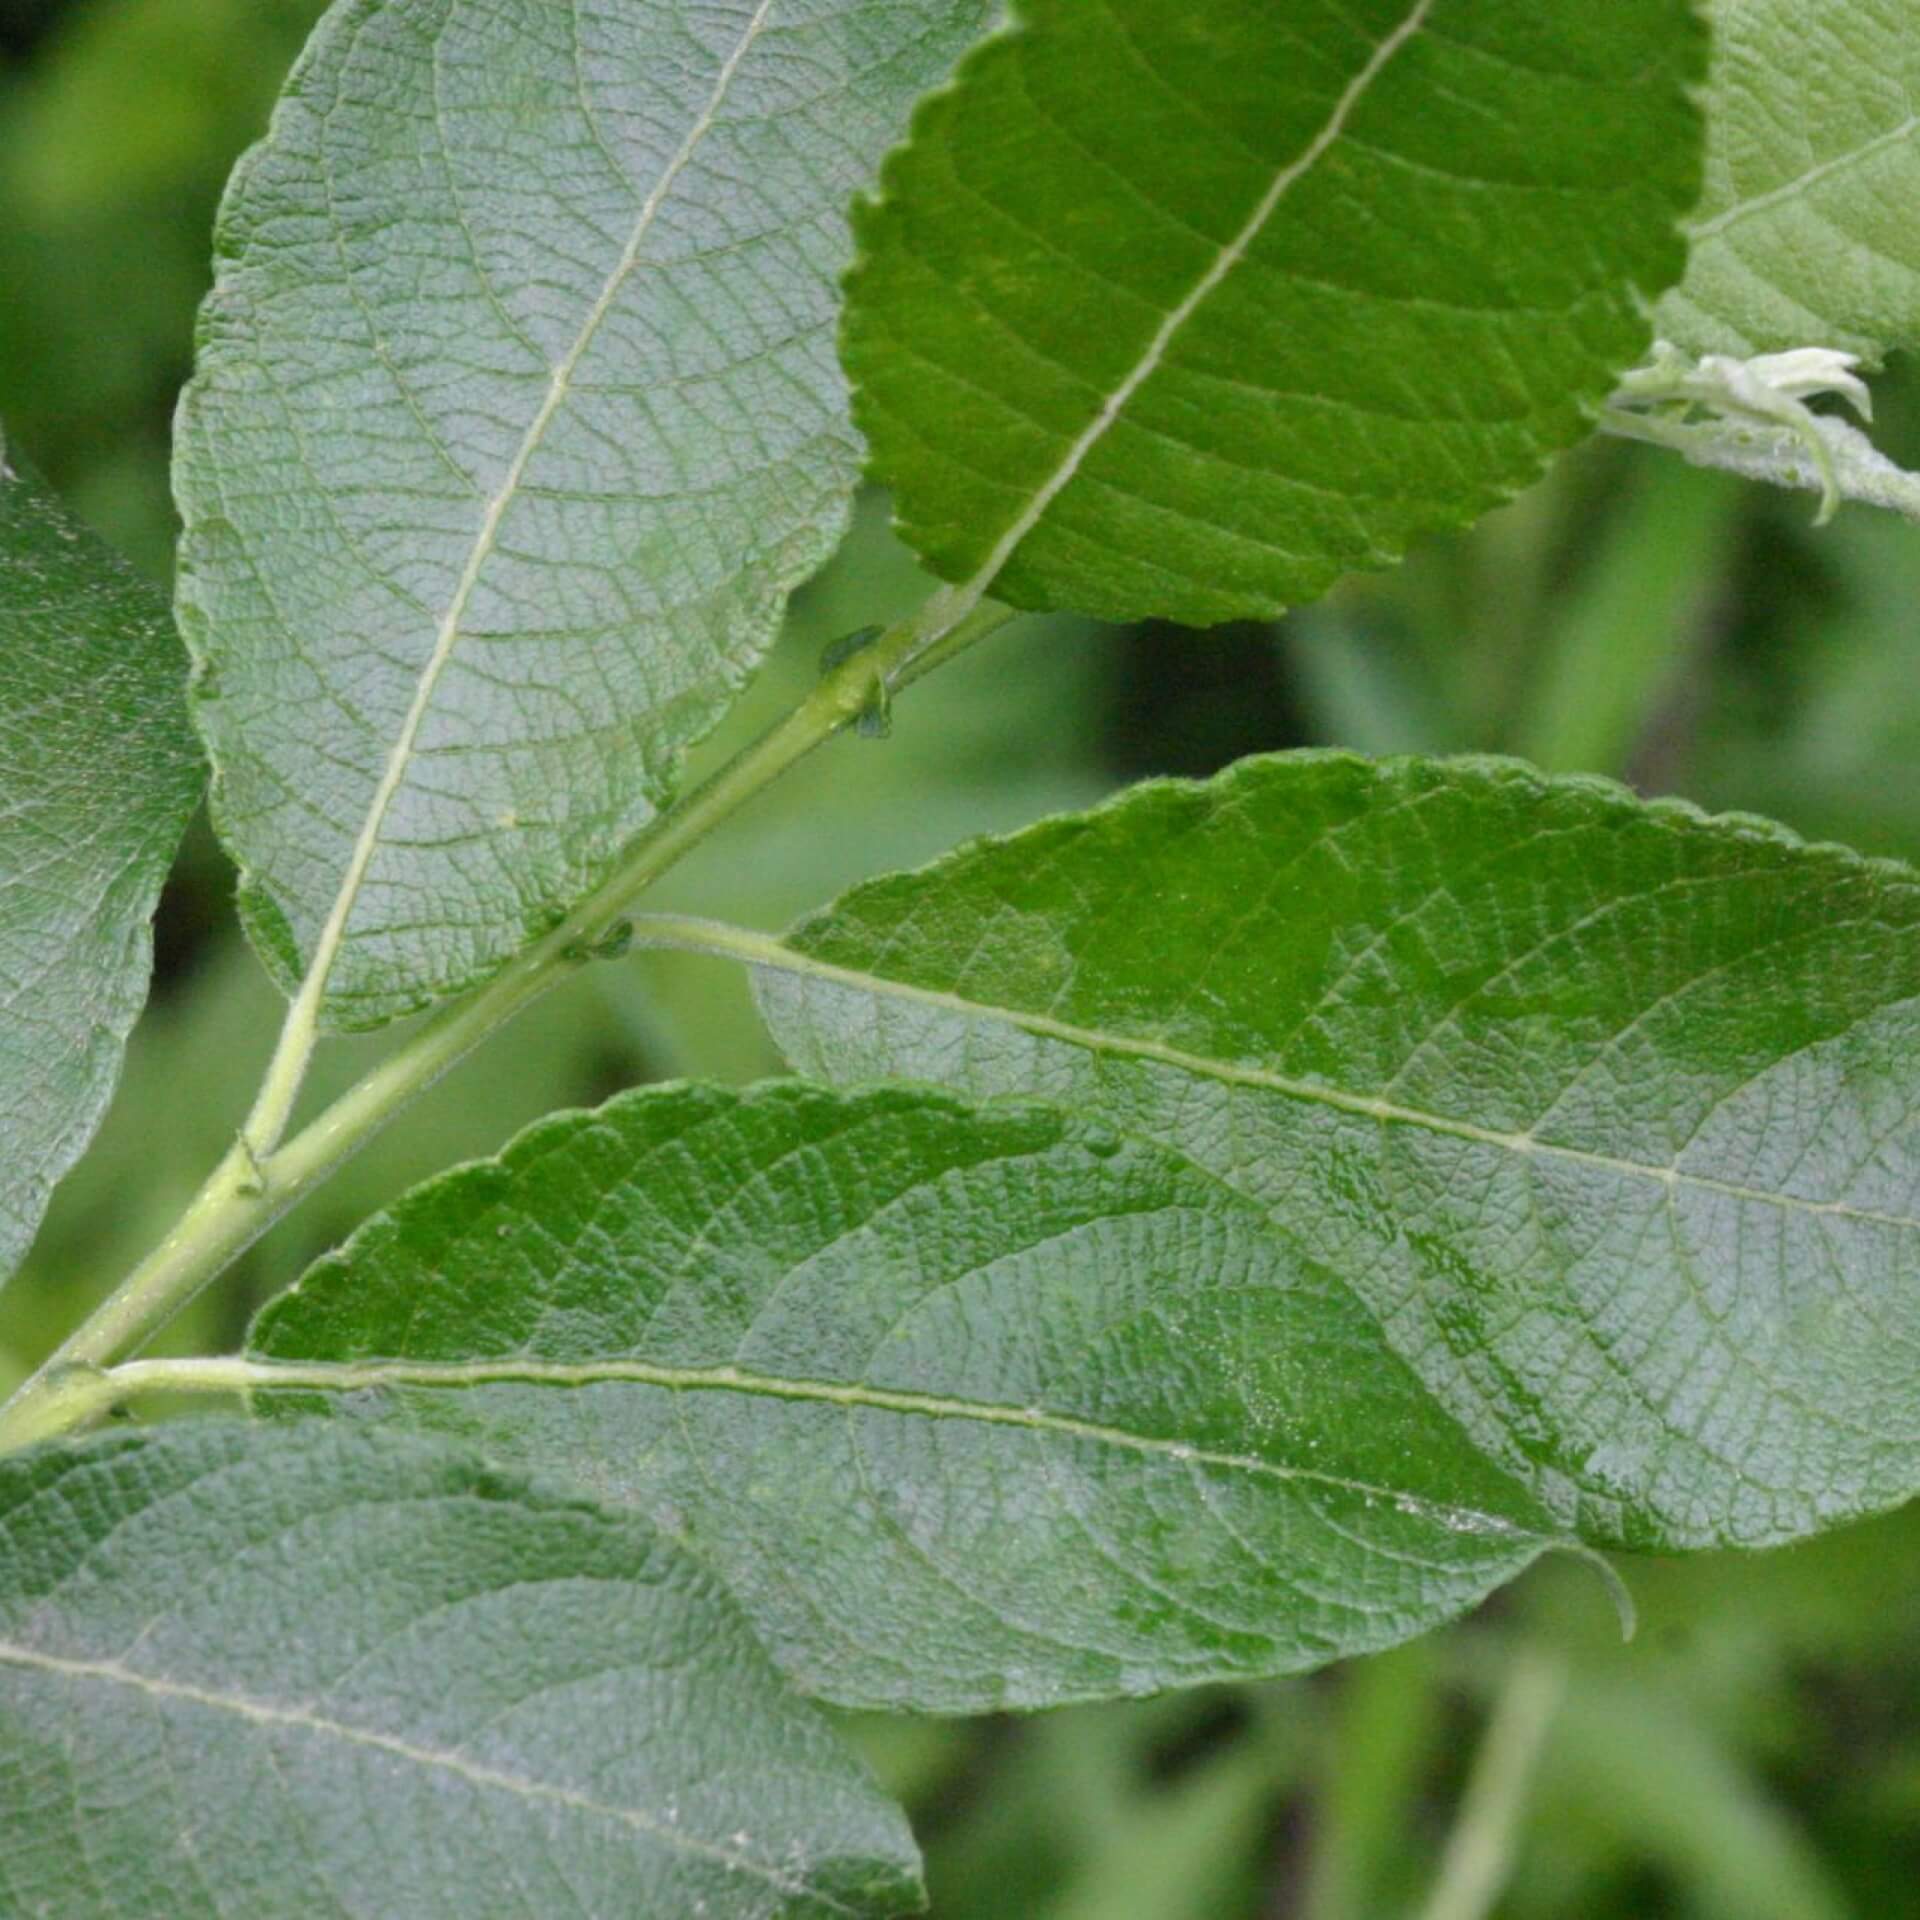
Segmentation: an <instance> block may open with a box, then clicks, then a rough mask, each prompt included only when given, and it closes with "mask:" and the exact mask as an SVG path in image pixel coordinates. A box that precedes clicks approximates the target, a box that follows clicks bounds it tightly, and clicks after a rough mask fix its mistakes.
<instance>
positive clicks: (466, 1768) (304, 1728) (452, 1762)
mask: <svg viewBox="0 0 1920 1920" xmlns="http://www.w3.org/2000/svg"><path fill="white" fill-rule="evenodd" d="M9 1665H10V1666H17V1667H25V1668H28V1669H29V1670H31V1671H34V1672H37V1673H45V1674H50V1675H53V1676H55V1677H57V1678H60V1679H66V1680H79V1681H93V1682H97V1683H99V1684H102V1685H110V1686H117V1687H125V1688H130V1689H132V1690H134V1691H136V1692H139V1693H142V1694H145V1695H147V1696H148V1697H150V1698H152V1699H156V1700H164V1701H174V1702H179V1703H181V1704H183V1705H188V1706H196V1707H205V1708H208V1709H211V1710H212V1711H215V1712H220V1713H227V1714H231V1715H233V1716H234V1717H236V1718H238V1719H241V1720H245V1721H247V1722H249V1723H250V1724H253V1725H256V1726H269V1727H289V1728H295V1729H298V1730H299V1731H301V1732H303V1733H311V1734H315V1735H318V1736H319V1737H321V1738H323V1739H331V1740H340V1741H343V1742H346V1743H349V1744H351V1745H354V1746H360V1747H371V1748H373V1749H374V1750H375V1751H377V1752H380V1753H386V1754H391V1755H393V1756H394V1757H395V1758H397V1759H401V1760H405V1761H407V1762H409V1763H410V1764H412V1765H415V1766H420V1767H426V1768H432V1769H435V1770H438V1771H442V1772H447V1773H452V1774H455V1775H457V1776H458V1777H459V1778H461V1779H463V1780H465V1781H467V1782H468V1783H469V1784H470V1785H472V1786H476V1787H480V1788H483V1789H486V1790H489V1791H493V1792H500V1793H507V1794H511V1795H513V1796H515V1797H516V1798H519V1799H523V1800H537V1801H543V1802H547V1803H550V1804H555V1805H559V1806H564V1807H566V1808H568V1809H569V1810H571V1811H573V1812H576V1813H584V1814H589V1815H592V1816H594V1817H597V1818H601V1819H607V1820H614V1821H617V1822H619V1823H621V1824H622V1825H625V1826H629V1827H632V1828H634V1829H635V1830H636V1831H638V1832H641V1833H644V1834H645V1835H646V1836H647V1837H648V1838H649V1839H652V1840H658V1841H660V1842H662V1843H664V1844H665V1845H667V1846H669V1847H671V1848H673V1849H675V1850H676V1851H679V1852H684V1853H690V1854H696V1855H699V1856H702V1857H704V1858H707V1859H710V1860H713V1861H715V1862H717V1863H718V1864H720V1865H722V1866H725V1867H727V1868H729V1869H731V1870H732V1871H735V1872H739V1873H747V1874H751V1875H753V1876H754V1877H755V1878H756V1879H759V1880H762V1881H765V1882H766V1883H767V1884H768V1885H769V1886H771V1887H774V1888H775V1889H777V1890H778V1891H779V1892H781V1893H783V1894H788V1895H798V1894H803V1893H806V1894H812V1895H814V1897H816V1898H824V1896H822V1895H820V1894H818V1892H817V1890H816V1889H813V1888H810V1887H807V1886H805V1885H803V1884H802V1883H800V1882H797V1881H795V1880H793V1879H791V1878H790V1877H789V1876H787V1875H786V1874H783V1873H782V1872H781V1871H780V1870H779V1869H778V1868H777V1867H773V1866H769V1865H768V1864H767V1863H765V1862H764V1861H760V1860H756V1859H754V1858H753V1857H752V1856H751V1855H748V1854H743V1853H739V1852H736V1851H735V1850H734V1849H733V1848H731V1847H727V1846H723V1845H721V1844H720V1843H719V1842H717V1841H707V1840H700V1839H696V1838H695V1837H694V1836H693V1835H692V1834H688V1833H683V1832H681V1831H680V1830H679V1829H678V1828H676V1827H674V1826H671V1825H669V1824H668V1823H667V1822H666V1821H664V1820H656V1819H654V1818H653V1817H652V1816H651V1815H649V1814H645V1813H642V1812H641V1811H640V1810H639V1809H638V1808H636V1807H619V1806H614V1805H612V1804H611V1803H609V1802H607V1801H603V1800H595V1799H594V1798H592V1797H591V1796H590V1795H588V1794H584V1793H578V1792H576V1791H575V1790H574V1789H572V1788H570V1787H561V1786H556V1785H554V1784H553V1783H551V1782H550V1781H544V1780H529V1779H528V1778H527V1777H526V1776H525V1775H524V1774H517V1773H508V1772H506V1771H504V1770H502V1769H500V1768H497V1767H488V1766H483V1765H481V1764H480V1763H479V1762H477V1761H473V1760H469V1759H467V1758H466V1757H465V1756H464V1755H463V1754H458V1753H453V1752H449V1751H448V1750H447V1749H446V1748H444V1747H429V1746H422V1745H420V1744H419V1743H417V1742H415V1741H410V1740H403V1739H401V1738H400V1737H399V1736H398V1735H395V1734H389V1733H382V1732H380V1731H379V1730H378V1729H376V1728H372V1727H357V1726H354V1725H352V1724H351V1723H349V1722H347V1721H344V1720H335V1719H333V1718H331V1717H330V1716H329V1715H326V1714H321V1713H315V1712H313V1711H312V1710H311V1709H310V1708H306V1707H291V1706H281V1705H278V1704H276V1703H274V1702H271V1701H264V1700H256V1699H254V1698H252V1697H251V1696H250V1695H247V1694H241V1693H228V1692H223V1691H220V1690H218V1689H216V1688H212V1687H202V1686H196V1685H194V1684H192V1683H191V1682H188V1681H181V1680H168V1679H164V1678H162V1677H161V1676H159V1675H157V1674H149V1673H142V1672H140V1671H139V1670H138V1669H137V1668H133V1667H129V1666H124V1665H122V1664H121V1663H120V1662H119V1661H117V1660H76V1659H71V1658H68V1657H66V1656H63V1655H59V1654H51V1653H45V1652H43V1651H41V1650H40V1649H39V1648H36V1647H24V1646H21V1645H19V1644H18V1643H17V1642H14V1641H8V1640H0V1666H9ZM828 1904H829V1905H831V1906H832V1907H833V1909H834V1911H835V1912H839V1913H846V1914H849V1915H851V1914H852V1913H853V1912H854V1909H853V1908H851V1907H846V1906H842V1905H840V1904H839V1903H838V1902H833V1901H829V1902H828Z"/></svg>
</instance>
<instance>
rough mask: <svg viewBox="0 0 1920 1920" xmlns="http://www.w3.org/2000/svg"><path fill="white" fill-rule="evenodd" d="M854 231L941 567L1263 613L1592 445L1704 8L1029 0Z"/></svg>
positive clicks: (1694, 185) (1179, 612) (881, 409)
mask: <svg viewBox="0 0 1920 1920" xmlns="http://www.w3.org/2000/svg"><path fill="white" fill-rule="evenodd" d="M1015 14H1016V27H1015V29H1014V30H1013V31H1011V32H1009V33H1007V34H1004V35H1003V36H1001V37H1000V38H998V39H996V40H994V41H991V42H989V43H988V44H987V45H986V46H984V47H983V48H981V49H980V50H979V51H977V52H976V53H975V54H974V55H973V56H971V57H970V58H969V60H968V61H967V63H966V64H965V66H964V67H963V69H962V74H961V78H960V80H959V82H958V84H957V85H956V86H955V87H953V88H952V89H950V90H949V91H947V92H945V93H942V94H939V95H936V96H935V97H934V98H932V99H931V100H929V101H928V102H927V103H926V104H925V105H924V106H923V107H922V108H921V110H920V111H919V112H918V113H917V114H916V116H915V120H914V131H913V138H912V140H911V142H910V144H909V145H908V146H907V147H905V148H903V149H902V150H901V151H900V152H898V153H896V154H895V155H894V156H893V158H892V159H891V160H890V161H889V162H888V164H887V167H886V170H885V173H884V175H883V181H882V188H883V192H882V198H881V199H880V200H879V201H878V202H877V203H875V204H873V205H870V206H868V207H866V208H865V209H863V211H862V212H861V214H860V215H859V217H858V219H857V222H856V230H857V234H858V237H859V240H860V243H861V248H862V258H861V261H860V264H859V265H858V267H857V268H856V269H855V272H854V274H853V276H852V277H851V279H850V281H849V284H848V312H847V320H846V325H845V329H844V337H843V354H844V358H845V360H846V364H847V367H848V370H849V372H850V374H851V375H852V377H853V380H854V384H855V390H856V401H855V411H856V417H857V419H858V421H859V423H860V426H861V427H862V429H863V430H864V432H865V433H866V435H867V437H868V439H869V441H870V442H871V444H872V447H873V451H874V466H875V470H876V472H877V474H878V476H879V477H880V478H881V479H882V480H884V481H885V482H886V483H887V484H888V485H889V486H890V487H891V488H893V490H894V493H895V498H896V502H897V505H898V510H899V514H900V520H901V526H902V530H903V532H904V533H905V535H906V537H907V538H908V540H909V541H910V542H911V543H912V544H913V546H914V547H915V548H916V549H917V550H918V551H919V552H920V553H921V555H922V556H923V557H924V558H925V559H926V560H927V561H928V563H929V564H930V565H931V566H932V567H933V568H934V569H935V570H936V571H937V572H939V573H940V574H942V575H943V576H945V577H946V578H947V579H949V580H952V581H956V582H969V583H971V585H972V586H973V588H974V589H976V590H978V591H990V592H992V593H994V594H995V595H997V596H999V597H1000V598H1003V599H1006V600H1011V601H1013V602H1015V603H1017V604H1019V605H1022V606H1064V607H1072V608H1075V609H1078V610H1079V611H1081V612H1085V613H1090V614H1097V615H1101V616H1104V617H1107V618H1112V619H1118V620H1130V619H1137V618H1142V617H1145V616H1147V615H1149V614H1159V615H1164V616H1167V617H1170V618H1173V619H1176V620H1182V621H1187V622H1190V623H1193V624H1206V623H1210V622H1215V621H1220V620H1226V619H1231V618H1236V617H1243V616H1258V615H1270V614H1273V613H1275V612H1277V611H1279V610H1280V609H1282V608H1284V607H1286V606H1288V605H1291V604H1294V603H1297V602H1299V601H1302V600H1306V599H1310V598H1313V597H1315V596H1317V595H1318V594H1319V593H1320V592H1321V591H1323V590H1324V589H1325V588H1326V587H1327V586H1328V585H1329V584H1330V583H1331V582H1332V581H1333V580H1334V579H1335V578H1336V577H1337V576H1338V575H1339V574H1341V573H1343V572H1345V571H1347V570H1349V569H1352V568H1354V567H1361V566H1377V565H1383V564H1386V563H1388V562H1391V561H1393V560H1395V559H1397V558H1399V556H1400V555H1401V554H1402V553H1403V552H1404V551H1405V549H1406V547H1407V545H1408V542H1409V541H1410V540H1411V539H1412V538H1413V537H1414V536H1415V535H1416V534H1418V533H1421V532H1424V531H1428V530H1432V529H1435V528H1440V527H1448V526H1458V525H1463V524H1465V523H1466V522H1467V521H1469V520H1470V519H1472V518H1473V517H1475V516H1476V515H1477V514H1478V513H1480V512H1482V511H1484V510H1485V509H1486V508H1487V507H1489V506H1491V505H1492V504H1494V503H1495V502H1496V501H1498V500H1500V499H1502V498H1505V497H1507V496H1508V495H1510V494H1512V493H1513V492H1515V491H1517V490H1518V489H1519V488H1520V487H1521V486H1523V485H1525V484H1526V483H1527V482H1529V481H1530V480H1532V479H1533V478H1534V477H1536V476H1537V474H1538V473H1539V472H1540V471H1541V469H1542V466H1543V464H1544V462H1545V460H1546V459H1547V457H1548V456H1549V455H1550V454H1552V453H1554V452H1556V451H1558V450H1559V449H1560V448H1562V447H1564V446H1567V445H1570V444H1571V443H1572V442H1574V441H1575V440H1577V439H1579V438H1580V437H1582V436H1583V435H1584V433H1585V432H1586V431H1587V428H1588V425H1589V422H1590V418H1591V413H1592V409H1593V407H1594V406H1595V405H1597V403H1598V402H1599V401H1600V400H1601V399H1602V398H1604V396H1605V394H1606V392H1607V391H1608V389H1609V388H1610V386H1611V385H1612V383H1613V378H1614V376H1615V375H1616V374H1617V373H1618V371H1619V370H1620V369H1621V368H1622V367H1624V366H1626V365H1628V364H1629V363H1631V362H1632V361H1634V360H1635V359H1637V358H1638V357H1639V356H1640V354H1641V353H1642V352H1643V351H1644V349H1645V346H1646V343H1647V339H1648V327H1647V320H1646V304H1645V303H1646V302H1647V301H1649V300H1651V299H1652V298H1653V297H1655V296H1657V295H1658V294H1659V293H1660V292H1661V291H1662V290H1663V289H1664V288H1666V287H1667V286H1669V285H1670V284H1671V283H1672V282H1673V281H1674V280H1675V279H1676V278H1677V277H1678V276H1679V274H1680V272H1681V269H1682V266H1683V264H1684V250H1683V247H1682V244H1681V242H1680V239H1679V235H1678V232H1677V222H1678V221H1679V219H1680V218H1681V216H1682V215H1684V214H1685V213H1686V212H1687V210H1688V209H1689V208H1690V207H1691V206H1692V204H1693V202H1694V199H1695V196H1696V193H1697V190H1698V147H1699V140H1700V133H1699V124H1698V116H1697V114H1696V113H1695V110H1694V108H1693V106H1692V104H1691V103H1690V101H1689V99H1688V98H1687V94H1686V88H1687V85H1688V83H1689V82H1691V81H1692V80H1694V79H1695V78H1696V77H1698V75H1699V74H1700V73H1701V72H1702V70H1703V68H1704V45H1705V36H1704V33H1703V31H1702V30H1701V24H1700V22H1699V21H1698V20H1697V19H1696V18H1695V17H1694V14H1693V11H1692V9H1691V7H1689V6H1688V5H1687V4H1685V0H1610V3H1609V4H1608V5H1607V6H1605V7H1542V6H1540V5H1538V4H1537V0H1302V3H1301V4H1296V5H1288V6H1284V7H1281V6H1275V5H1273V4H1271V0H1197V3H1195V4H1185V5H1181V6H1177V7H1175V6H1168V5H1165V4H1164V0H1105V4H1101V5H1087V4H1085V0H1020V4H1019V5H1018V6H1017V7H1016V8H1015Z"/></svg>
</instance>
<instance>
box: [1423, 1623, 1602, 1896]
mask: <svg viewBox="0 0 1920 1920" xmlns="http://www.w3.org/2000/svg"><path fill="white" fill-rule="evenodd" d="M1566 1687H1567V1676H1566V1669H1565V1667H1564V1666H1563V1665H1562V1663H1561V1662H1560V1661H1558V1660H1556V1659H1553V1658H1550V1657H1549V1656H1548V1655H1546V1654H1543V1653H1538V1652H1534V1651H1532V1650H1530V1649H1525V1650H1522V1651H1521V1652H1519V1653H1517V1654H1515V1655H1514V1657H1513V1663H1512V1665H1511V1666H1510V1667H1509V1668H1508V1671H1507V1679H1506V1684H1505V1685H1504V1686H1503V1687H1502V1688H1501V1690H1500V1698H1499V1699H1498V1700H1497V1701H1496V1702H1495V1703H1494V1709H1493V1719H1492V1722H1491V1724H1490V1725H1489V1726H1488V1728H1487V1737H1486V1739H1485V1741H1484V1742H1483V1743H1482V1745H1481V1748H1480V1752H1479V1755H1478V1757H1477V1758H1476V1759H1475V1761H1474V1763H1473V1777H1472V1778H1471V1779H1470V1780H1469V1781H1468V1782H1467V1794H1466V1799H1465V1800H1464V1801H1463V1802H1462V1804H1461V1808H1460V1818H1459V1820H1458V1822H1457V1823H1456V1825H1455V1827H1454V1830H1453V1832H1452V1834H1451V1835H1450V1836H1449V1837H1448V1840H1447V1850H1446V1853H1445V1854H1444V1856H1443V1857H1442V1859H1441V1862H1440V1879H1439V1882H1438V1884H1437V1885H1436V1886H1435V1888H1434V1890H1433V1897H1432V1898H1431V1899H1430V1900H1429V1901H1428V1902H1427V1904H1426V1907H1425V1909H1424V1910H1423V1912H1422V1914H1421V1920H1486V1916H1487V1915H1488V1914H1489V1913H1491V1912H1492V1911H1493V1907H1494V1903H1495V1902H1496V1901H1497V1900H1498V1899H1499V1898H1500V1895H1501V1893H1502V1891H1503V1890H1504V1889H1505V1887H1506V1884H1507V1876H1508V1875H1509V1874H1510V1873H1511V1872H1512V1870H1513V1855H1514V1848H1515V1845H1516V1842H1517V1841H1518V1838H1519V1833H1520V1818H1521V1815H1522V1814H1523V1813H1524V1812H1525V1810H1526V1804H1527V1795H1528V1793H1529V1792H1530V1791H1531V1789H1532V1786H1533V1776H1534V1773H1535V1771H1536V1770H1537V1768H1538V1767H1539V1764H1540V1755H1541V1752H1542V1750H1543V1749H1544V1748H1545V1746H1546V1741H1547V1733H1548V1730H1549V1728H1551V1726H1552V1725H1553V1718H1554V1715H1555V1714H1556V1713H1558V1712H1559V1710H1560V1702H1561V1699H1562V1698H1563V1697H1564V1695H1565V1693H1566Z"/></svg>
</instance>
